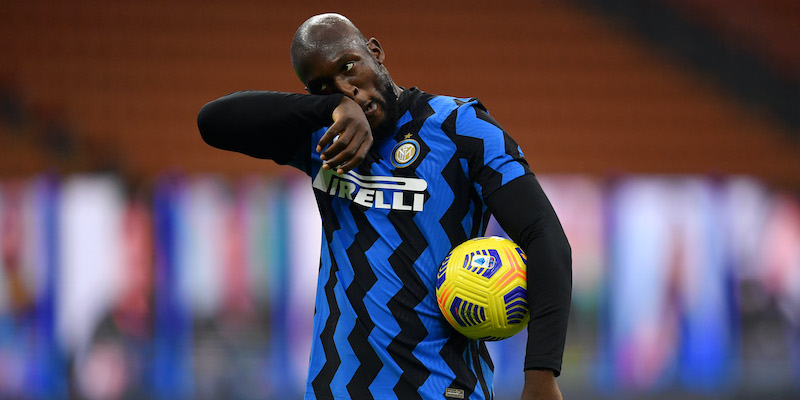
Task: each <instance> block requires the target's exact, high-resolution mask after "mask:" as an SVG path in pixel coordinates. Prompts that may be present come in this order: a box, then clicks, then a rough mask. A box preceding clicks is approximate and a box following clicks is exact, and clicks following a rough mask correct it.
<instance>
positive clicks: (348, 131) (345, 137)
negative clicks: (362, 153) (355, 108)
mask: <svg viewBox="0 0 800 400" xmlns="http://www.w3.org/2000/svg"><path fill="white" fill-rule="evenodd" d="M355 129H356V128H353V127H348V128H345V129H344V130H342V131H340V132H339V134H338V135H336V136H335V138H334V140H333V141H332V143H331V144H330V145H329V146H328V148H327V149H325V150H323V151H322V156H323V157H322V159H323V160H329V159H331V158H332V157H334V156H336V155H337V154H339V153H340V152H342V151H343V150H344V149H346V148H347V147H349V146H351V143H353V142H355V144H360V141H359V140H357V139H355V138H357V136H356V135H355V133H354V132H355ZM355 144H353V145H355Z"/></svg>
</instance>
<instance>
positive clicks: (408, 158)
mask: <svg viewBox="0 0 800 400" xmlns="http://www.w3.org/2000/svg"><path fill="white" fill-rule="evenodd" d="M392 153H394V154H393V156H392V164H394V166H395V167H397V168H404V167H407V166H409V165H411V164H412V163H413V162H414V161H415V160H416V159H417V156H418V155H419V143H418V142H417V141H416V140H414V139H411V134H408V135H406V139H405V140H403V141H402V142H400V143H398V144H397V146H395V147H394V150H392Z"/></svg>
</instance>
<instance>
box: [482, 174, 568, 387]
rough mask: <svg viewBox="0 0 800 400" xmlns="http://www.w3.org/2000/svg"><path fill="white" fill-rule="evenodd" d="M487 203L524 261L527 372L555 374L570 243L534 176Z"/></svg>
mask: <svg viewBox="0 0 800 400" xmlns="http://www.w3.org/2000/svg"><path fill="white" fill-rule="evenodd" d="M486 203H487V205H488V206H489V209H490V210H491V212H492V214H494V216H495V218H496V219H497V221H498V223H500V226H501V227H503V229H504V230H505V231H506V233H508V235H509V236H510V237H511V239H512V240H514V241H515V242H517V244H519V245H520V246H521V247H522V249H523V250H524V251H525V254H526V255H527V257H528V261H527V265H528V268H527V271H528V272H527V275H528V308H529V310H530V312H531V320H530V323H529V324H528V346H527V353H526V357H525V369H526V370H527V369H550V370H553V371H554V372H555V375H556V376H558V375H559V374H560V373H561V361H562V358H563V353H564V343H565V340H566V331H567V320H568V318H569V308H570V301H571V293H572V259H571V250H570V247H569V242H568V241H567V238H566V235H564V230H563V229H562V227H561V224H560V222H559V220H558V217H557V216H556V214H555V211H553V208H552V205H551V204H550V202H549V200H548V199H547V196H546V195H545V194H544V192H543V191H542V189H541V187H540V186H539V183H538V181H537V180H536V178H535V177H534V176H533V175H526V176H522V177H520V178H517V179H516V180H514V181H512V182H509V183H508V184H506V185H505V186H503V187H501V188H500V189H498V190H497V191H496V192H495V193H493V194H492V195H491V196H490V197H489V198H488V199H487V200H486Z"/></svg>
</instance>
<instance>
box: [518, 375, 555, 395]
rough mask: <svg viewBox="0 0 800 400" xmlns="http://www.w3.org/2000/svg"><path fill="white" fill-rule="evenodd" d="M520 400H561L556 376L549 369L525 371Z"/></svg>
mask: <svg viewBox="0 0 800 400" xmlns="http://www.w3.org/2000/svg"><path fill="white" fill-rule="evenodd" d="M521 399H522V400H562V397H561V390H559V388H558V384H557V383H556V376H555V375H554V374H553V371H551V370H549V369H543V370H538V369H530V370H527V371H525V386H524V387H523V388H522V397H521Z"/></svg>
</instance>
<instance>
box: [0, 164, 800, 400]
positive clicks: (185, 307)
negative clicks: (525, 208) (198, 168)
mask: <svg viewBox="0 0 800 400" xmlns="http://www.w3.org/2000/svg"><path fill="white" fill-rule="evenodd" d="M539 178H540V181H541V182H542V185H543V187H544V188H545V190H546V192H547V193H548V195H549V197H550V199H551V202H552V203H553V205H554V207H555V208H556V211H557V212H558V214H559V216H560V218H561V221H562V224H563V226H564V228H565V230H566V232H567V236H568V237H569V239H570V242H571V245H572V248H573V260H574V273H573V275H574V294H573V311H572V315H571V322H570V324H571V325H570V332H569V337H568V343H567V350H566V353H565V357H564V372H563V375H562V377H561V378H559V379H560V382H561V386H562V389H563V391H564V392H565V394H569V393H571V392H573V393H576V395H575V396H573V398H579V396H578V395H577V393H582V394H587V393H588V394H590V395H587V396H589V397H587V398H598V397H602V396H611V395H617V394H623V395H631V394H633V395H634V398H645V395H647V394H654V393H656V394H657V393H699V394H701V395H704V396H709V397H708V398H714V397H715V396H718V397H720V398H723V397H724V396H726V395H730V394H731V393H737V392H743V391H744V392H748V393H762V392H763V393H773V394H775V393H777V394H789V395H791V394H798V393H800V200H798V198H797V197H794V196H793V195H792V194H789V193H782V192H779V191H775V190H773V189H771V188H769V187H767V186H765V185H763V184H762V183H760V182H758V181H756V180H753V179H750V178H747V177H728V178H719V177H717V178H710V177H699V176H640V175H636V176H628V177H624V176H622V177H615V178H613V179H611V178H609V179H597V178H589V177H583V176H558V175H545V176H540V177H539ZM487 234H500V235H502V234H503V233H502V230H501V229H500V228H499V227H498V226H497V225H496V224H495V223H494V222H492V224H490V229H489V231H488V232H487ZM320 238H321V230H320V226H319V217H318V214H317V211H316V206H315V203H314V200H313V194H312V192H311V188H310V185H308V182H307V178H305V177H298V176H294V175H288V176H279V177H269V178H267V177H251V178H243V179H240V180H236V181H232V180H230V179H223V178H220V177H216V176H183V175H176V174H165V175H164V176H162V177H161V178H160V179H159V180H158V181H157V182H155V183H154V184H153V185H152V186H151V187H146V188H135V189H131V188H130V187H127V186H126V182H124V181H123V180H122V179H121V178H120V177H119V176H116V175H74V176H67V177H58V176H52V175H41V176H35V177H30V178H27V179H21V180H3V181H0V250H2V257H1V258H0V398H4V399H5V398H10V399H61V398H85V399H190V398H196V399H221V398H225V399H293V398H301V396H302V392H303V388H304V381H305V375H306V367H307V361H308V354H309V344H310V335H311V333H310V329H311V322H312V314H313V312H314V293H315V289H316V272H317V268H318V256H319V246H320ZM524 348H525V334H520V335H517V336H515V337H513V338H511V339H508V340H505V341H502V342H496V343H491V344H490V351H491V352H492V354H493V357H494V361H495V369H496V370H495V385H496V392H497V397H498V399H515V398H518V396H519V390H520V388H521V386H522V377H523V375H522V371H521V368H522V357H523V355H524ZM592 393H593V395H591V394H592Z"/></svg>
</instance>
